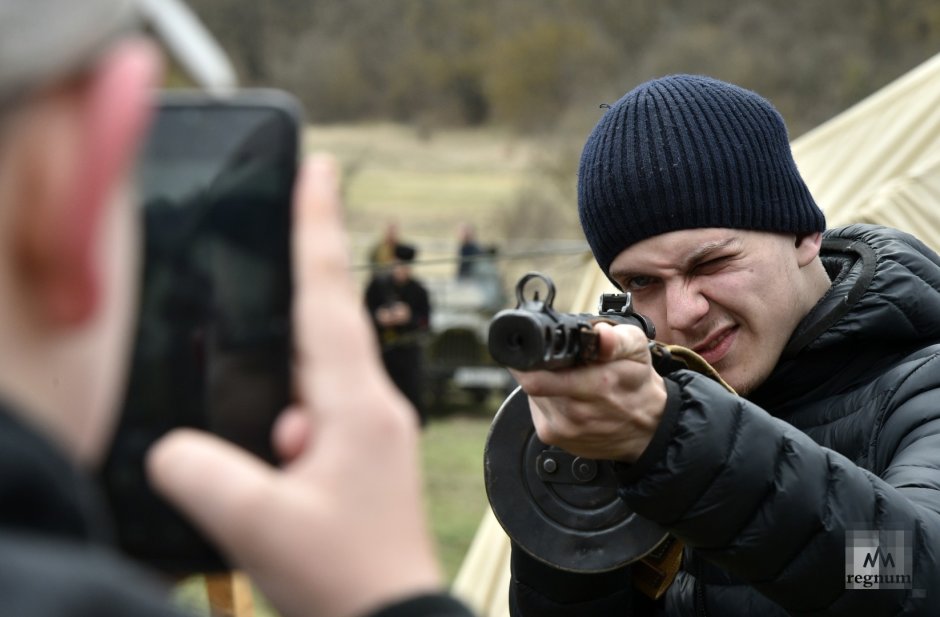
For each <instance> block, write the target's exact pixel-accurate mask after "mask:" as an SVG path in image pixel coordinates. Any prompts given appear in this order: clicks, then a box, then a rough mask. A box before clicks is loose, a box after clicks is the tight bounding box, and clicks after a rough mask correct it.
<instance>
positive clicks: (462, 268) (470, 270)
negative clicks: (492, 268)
mask: <svg viewBox="0 0 940 617" xmlns="http://www.w3.org/2000/svg"><path fill="white" fill-rule="evenodd" d="M457 238H458V243H459V244H458V248H457V256H458V259H459V261H458V262H457V278H459V279H465V278H470V277H471V276H473V275H474V272H475V270H476V257H477V255H479V254H481V253H482V252H483V249H482V248H481V247H480V245H479V244H478V243H477V239H476V230H475V229H474V227H473V225H471V224H470V223H461V224H460V227H458V228H457Z"/></svg>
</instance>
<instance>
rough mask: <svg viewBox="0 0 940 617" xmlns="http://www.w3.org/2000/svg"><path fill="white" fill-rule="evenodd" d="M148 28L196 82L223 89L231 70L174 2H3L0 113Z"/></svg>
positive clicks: (213, 44) (212, 43) (197, 24)
mask: <svg viewBox="0 0 940 617" xmlns="http://www.w3.org/2000/svg"><path fill="white" fill-rule="evenodd" d="M142 27H149V28H150V29H151V30H153V32H154V33H155V34H156V35H157V37H158V38H159V39H160V41H161V42H162V43H163V45H164V46H165V47H166V48H167V50H168V51H169V53H170V54H171V55H173V56H174V58H175V59H176V60H177V62H179V63H180V64H181V66H182V68H183V69H184V70H186V72H187V73H189V74H190V76H191V77H192V78H193V80H194V81H195V82H196V83H197V85H199V86H201V87H203V88H208V89H215V90H219V89H226V88H231V87H233V86H234V85H235V76H234V75H235V73H234V71H233V70H232V68H231V64H230V63H229V62H228V59H227V58H226V57H225V54H224V52H222V50H221V48H220V47H219V46H218V44H217V43H216V42H215V40H214V39H213V38H212V37H211V35H209V34H208V32H207V31H206V30H205V29H204V28H203V27H202V25H201V24H200V22H199V21H198V19H197V18H196V17H195V15H194V14H193V13H192V12H191V11H190V10H189V9H187V8H186V6H185V5H184V4H182V3H181V2H178V1H177V0H3V1H2V2H0V115H2V114H3V113H4V112H5V111H7V110H8V109H9V108H10V107H11V106H12V105H15V103H16V102H17V101H19V100H20V99H22V98H24V97H26V96H28V95H29V93H30V92H32V91H33V90H35V89H36V88H38V87H40V86H41V85H42V84H46V83H51V82H53V81H55V80H56V79H58V78H60V77H64V76H66V75H69V74H72V73H74V72H76V71H79V70H81V69H82V67H83V66H86V65H88V64H90V63H91V62H93V61H94V60H95V58H96V57H97V56H98V55H99V54H100V53H101V52H102V51H104V50H105V49H106V48H107V47H108V46H109V45H110V44H111V43H113V42H114V41H115V40H116V39H117V38H119V37H121V36H122V35H124V34H126V33H128V32H130V31H132V30H135V29H139V28H142Z"/></svg>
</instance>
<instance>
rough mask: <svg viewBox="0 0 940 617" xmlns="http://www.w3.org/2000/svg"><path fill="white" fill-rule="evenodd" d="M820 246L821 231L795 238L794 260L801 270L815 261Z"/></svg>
mask: <svg viewBox="0 0 940 617" xmlns="http://www.w3.org/2000/svg"><path fill="white" fill-rule="evenodd" d="M821 246H822V232H821V231H817V232H814V233H811V234H806V235H804V236H797V237H796V259H797V263H798V264H799V265H800V267H801V268H802V267H803V266H806V265H808V264H810V263H812V261H813V260H814V259H816V256H818V255H819V249H820V247H821Z"/></svg>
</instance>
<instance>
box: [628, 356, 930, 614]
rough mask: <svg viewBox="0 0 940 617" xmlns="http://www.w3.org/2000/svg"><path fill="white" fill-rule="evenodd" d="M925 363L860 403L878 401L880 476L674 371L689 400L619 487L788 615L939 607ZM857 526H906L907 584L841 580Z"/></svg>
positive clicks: (872, 449)
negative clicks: (851, 586)
mask: <svg viewBox="0 0 940 617" xmlns="http://www.w3.org/2000/svg"><path fill="white" fill-rule="evenodd" d="M927 364H929V365H930V366H925V367H924V370H922V371H918V372H915V373H914V374H913V375H911V377H910V379H906V380H905V381H904V383H902V384H901V385H900V386H897V384H894V386H893V387H894V388H896V390H895V391H892V392H890V393H887V392H885V393H880V394H879V396H876V397H874V398H873V399H871V400H868V401H866V402H864V403H860V404H869V405H877V406H878V407H879V409H880V412H879V416H878V417H879V418H880V422H881V424H882V425H881V426H874V427H872V434H873V435H876V436H878V438H877V439H872V442H871V444H870V445H869V446H868V452H867V453H865V454H864V455H863V458H865V459H870V460H869V461H868V464H866V466H867V467H870V468H872V469H874V470H876V471H877V475H876V473H873V472H870V471H866V470H865V469H863V467H862V466H860V465H859V464H856V462H853V461H851V460H849V459H847V458H846V457H844V456H842V455H840V454H838V453H836V452H834V451H832V450H829V449H826V448H824V447H821V446H820V445H818V444H817V443H816V442H815V441H813V440H812V439H811V438H810V437H809V436H808V435H807V434H805V433H803V432H801V431H800V430H797V429H796V428H794V427H793V426H791V425H790V424H787V423H786V422H783V421H782V420H779V419H776V418H774V417H772V416H770V415H769V414H768V413H766V412H765V411H764V410H762V409H760V408H759V407H757V406H755V405H753V404H751V403H749V402H748V401H746V400H744V399H741V398H738V397H735V396H733V395H730V394H728V393H727V392H726V391H725V390H724V389H723V388H721V386H719V385H718V384H716V383H714V382H712V381H710V380H709V379H707V378H705V377H702V376H700V375H696V374H693V373H690V372H687V371H679V372H677V373H674V374H673V375H672V376H671V379H672V380H673V381H674V382H675V383H676V384H677V385H678V386H679V388H678V392H679V396H680V397H681V405H680V408H681V411H680V413H679V414H678V415H677V417H676V419H675V422H674V423H672V424H670V425H664V426H661V427H660V432H664V433H666V434H665V436H663V435H658V438H657V439H656V440H654V443H653V444H652V445H651V447H650V448H648V449H647V451H646V452H644V454H643V456H641V458H640V460H639V461H637V464H636V465H635V466H634V467H633V468H632V469H630V470H629V471H628V473H627V474H626V476H625V478H624V480H625V484H624V487H623V490H622V495H623V497H624V499H626V501H627V502H628V503H629V505H630V506H631V507H632V508H633V509H634V510H635V511H636V512H637V513H639V514H641V515H642V516H645V517H647V518H649V519H651V520H654V521H656V522H658V523H660V524H662V525H663V526H665V527H667V528H668V529H670V531H672V532H673V533H674V534H675V535H676V536H678V537H679V538H681V539H683V540H685V542H686V543H687V545H688V546H689V547H691V548H693V549H694V550H695V551H696V553H697V554H698V555H699V556H700V557H702V558H704V559H706V560H708V561H711V562H713V563H715V564H717V565H718V566H719V567H721V568H723V569H724V570H726V571H727V572H729V573H731V574H733V575H735V576H737V577H739V578H741V579H743V580H745V581H747V582H748V583H749V584H751V585H752V586H753V587H754V588H755V589H756V590H758V591H760V592H761V593H763V594H765V595H766V596H768V597H769V598H770V599H772V600H774V601H775V602H776V603H777V604H779V605H780V606H782V607H784V608H785V609H786V610H788V611H790V612H791V613H795V614H825V615H846V616H850V615H851V616H856V615H871V616H873V615H896V614H898V613H899V612H903V614H905V615H938V614H940V591H937V589H938V587H937V583H938V581H940V569H938V559H940V555H938V552H940V496H938V495H940V492H938V489H940V419H938V414H940V392H938V390H937V389H936V387H937V384H935V383H931V379H932V380H934V381H936V379H937V377H936V376H937V375H940V366H936V364H937V362H928V363H927ZM918 373H919V375H918ZM931 375H933V377H930V376H931ZM863 449H864V448H863ZM853 530H901V531H903V532H904V534H906V535H905V537H906V538H907V540H906V541H907V543H908V544H909V545H910V547H911V549H912V555H913V559H912V564H913V572H912V576H913V578H912V588H907V589H879V590H872V589H865V590H847V589H846V576H847V574H846V569H847V568H846V533H847V532H851V531H853Z"/></svg>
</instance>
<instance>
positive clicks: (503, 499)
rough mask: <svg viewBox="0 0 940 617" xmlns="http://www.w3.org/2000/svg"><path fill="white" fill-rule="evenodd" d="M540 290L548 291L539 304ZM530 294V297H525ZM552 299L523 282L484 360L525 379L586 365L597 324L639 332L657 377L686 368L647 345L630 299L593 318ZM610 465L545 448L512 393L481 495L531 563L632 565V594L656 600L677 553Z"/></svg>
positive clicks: (592, 567) (606, 303)
mask: <svg viewBox="0 0 940 617" xmlns="http://www.w3.org/2000/svg"><path fill="white" fill-rule="evenodd" d="M537 281H540V282H541V283H537ZM541 287H545V288H547V292H546V293H545V299H544V300H542V299H541V298H540V295H539V288H541ZM530 288H532V289H534V293H531V292H530V296H529V297H527V296H526V293H527V289H530ZM554 298H555V284H554V282H552V280H551V279H550V278H549V277H547V276H545V275H543V274H540V273H536V272H530V273H528V274H526V275H524V276H523V277H522V278H521V279H520V280H519V282H518V283H517V284H516V300H517V306H516V308H515V309H507V310H503V311H500V312H499V313H497V314H496V315H495V316H494V317H493V320H492V321H491V322H490V328H489V340H488V344H489V351H490V355H491V356H492V357H493V359H494V360H496V362H498V363H500V364H502V365H504V366H507V367H510V368H514V369H518V370H521V371H532V370H557V369H560V368H565V367H569V366H576V365H579V364H585V363H588V362H590V361H592V360H594V359H596V357H597V353H598V336H597V334H596V333H595V332H594V324H595V323H597V322H599V321H606V322H609V323H612V324H621V323H626V324H632V325H635V326H637V327H639V328H641V329H642V330H643V332H644V333H645V334H646V337H647V338H648V339H650V351H651V352H652V354H653V365H654V367H655V368H656V370H657V371H658V372H659V373H661V374H665V373H668V372H671V371H672V370H675V369H676V368H680V367H685V366H686V363H685V361H684V360H682V359H679V358H676V357H674V355H673V354H672V353H671V352H670V349H669V348H667V347H665V346H663V345H660V344H659V343H655V342H653V339H654V337H655V328H654V327H653V324H652V322H651V321H650V320H649V319H648V318H646V317H644V316H643V315H640V314H638V313H636V312H634V311H633V306H632V301H631V297H630V294H629V293H626V294H603V295H602V296H601V298H600V303H599V307H598V313H597V314H596V315H595V314H588V313H578V314H572V313H559V312H557V311H555V310H554V309H553V308H552V302H553V301H554ZM614 465H615V463H614V462H613V461H605V460H593V459H587V458H582V457H577V456H574V455H572V454H569V453H568V452H565V451H564V450H562V449H560V448H556V447H554V446H547V445H545V444H544V443H542V442H541V441H540V440H539V439H538V436H537V435H536V433H535V427H534V425H533V424H532V417H531V415H530V413H529V402H528V397H527V396H526V394H525V392H523V391H522V390H521V389H520V388H517V389H516V390H515V391H514V392H513V393H512V394H511V395H510V396H509V397H508V398H507V399H506V400H505V401H504V402H503V404H502V406H501V407H500V409H499V411H498V412H497V413H496V416H495V418H494V420H493V423H492V425H491V427H490V431H489V435H488V437H487V441H486V447H485V450H484V474H485V485H486V494H487V498H488V499H489V502H490V506H491V507H492V509H493V513H494V514H495V516H496V519H497V520H498V521H499V523H500V525H501V526H502V527H503V529H504V530H505V531H506V533H507V534H508V535H509V537H510V538H511V539H512V540H513V541H514V542H515V543H516V544H517V545H518V546H519V547H521V548H522V549H523V550H525V551H526V552H527V553H529V554H530V555H532V556H533V557H535V558H536V559H538V560H540V561H542V562H544V563H547V564H549V565H551V566H553V567H555V568H558V569H561V570H566V571H571V572H584V573H588V572H605V571H609V570H613V569H615V568H618V567H620V566H623V565H626V564H630V563H635V564H636V565H634V567H633V579H634V584H635V586H636V587H637V588H639V589H640V591H642V592H643V593H645V594H646V595H648V596H650V597H653V598H657V597H659V596H660V595H662V593H663V592H664V591H665V589H666V588H667V587H668V586H669V584H670V583H671V581H672V578H673V576H674V574H675V571H676V570H677V569H678V566H679V560H680V558H681V543H680V542H678V541H676V540H675V539H674V538H673V537H672V536H670V535H669V534H668V533H667V532H666V530H664V529H663V528H662V527H660V526H659V525H657V524H655V523H653V522H651V521H648V520H646V519H644V518H642V517H640V516H639V515H637V514H635V513H634V512H633V511H632V510H631V509H630V508H629V507H628V506H627V504H626V503H625V502H624V501H623V500H622V499H620V497H619V496H618V494H617V489H618V483H617V478H616V475H615V467H614Z"/></svg>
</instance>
